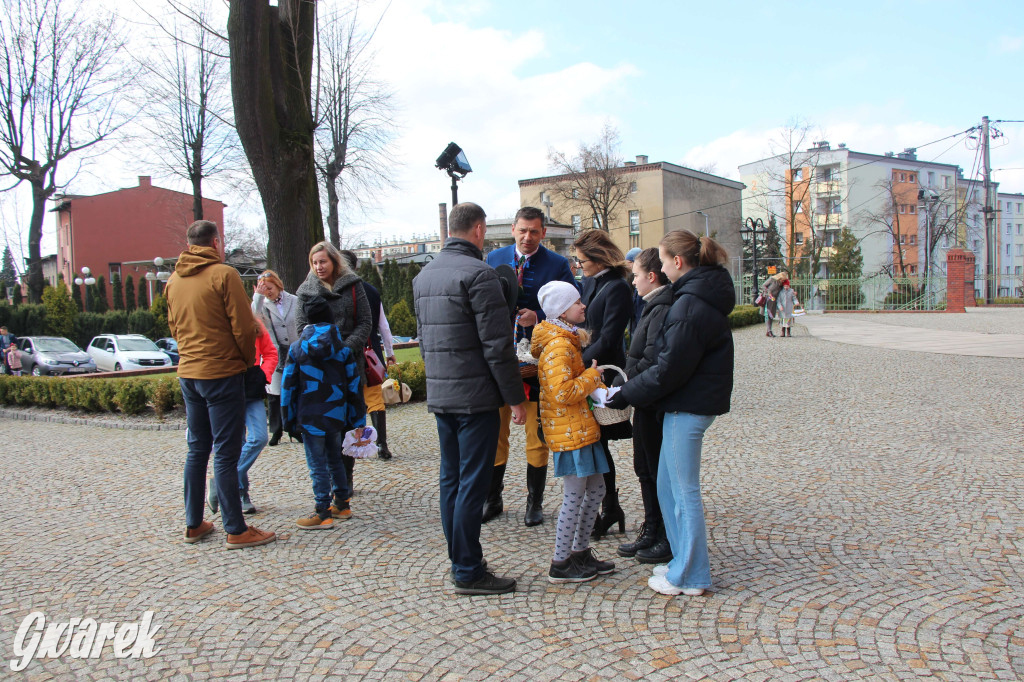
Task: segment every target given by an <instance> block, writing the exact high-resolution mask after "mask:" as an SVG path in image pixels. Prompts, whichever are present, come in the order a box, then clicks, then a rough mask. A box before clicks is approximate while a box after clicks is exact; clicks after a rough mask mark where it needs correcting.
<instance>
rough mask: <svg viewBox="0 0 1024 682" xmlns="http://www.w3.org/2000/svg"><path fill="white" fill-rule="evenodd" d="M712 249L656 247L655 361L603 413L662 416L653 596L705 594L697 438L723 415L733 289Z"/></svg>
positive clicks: (697, 243)
mask: <svg viewBox="0 0 1024 682" xmlns="http://www.w3.org/2000/svg"><path fill="white" fill-rule="evenodd" d="M727 259H728V256H727V254H726V252H725V249H723V248H722V247H721V246H719V244H718V242H716V241H715V240H714V239H711V238H710V237H698V236H696V235H695V234H693V233H692V232H689V231H687V230H677V231H675V232H670V233H669V234H667V235H665V237H664V238H663V239H662V240H661V263H662V270H663V271H664V273H665V275H666V276H667V277H668V278H669V280H671V281H672V296H673V299H674V300H673V303H672V307H671V308H669V311H668V315H666V317H665V322H664V324H663V326H662V333H661V336H660V340H659V342H658V345H657V350H658V356H657V357H658V359H657V362H656V363H655V364H653V365H651V366H650V367H648V368H647V369H646V370H644V371H643V372H640V374H638V375H637V376H636V377H634V378H632V379H630V380H629V381H627V382H626V383H625V385H624V386H623V387H622V390H621V391H619V392H618V393H617V394H615V395H614V396H612V398H611V399H610V400H609V401H608V406H609V407H612V408H620V409H621V408H623V407H625V406H626V405H627V404H630V405H636V406H638V407H646V408H657V409H660V410H662V411H663V412H664V413H665V417H664V426H663V428H662V438H663V440H662V446H661V459H660V462H659V464H658V502H659V503H660V505H661V512H662V517H663V520H664V523H665V531H666V533H667V535H668V541H669V544H670V545H671V548H672V560H671V561H670V562H669V563H668V565H667V566H658V567H656V568H655V569H654V575H652V576H651V578H650V579H649V580H648V581H647V584H648V585H649V586H650V588H651V589H653V590H654V591H655V592H659V593H661V594H668V595H677V594H684V595H688V596H697V595H701V594H703V593H704V590H705V589H707V588H709V587H711V562H710V560H709V557H708V540H707V529H706V528H705V525H704V506H703V502H702V500H701V492H700V460H701V448H702V445H703V442H704V432H705V431H707V429H708V427H709V426H711V423H712V422H713V421H714V420H715V417H716V416H717V415H720V414H725V413H726V412H728V411H729V402H730V398H731V396H732V384H733V357H734V349H733V341H732V329H731V328H730V324H729V317H728V316H729V313H730V312H731V311H732V309H733V305H734V304H735V301H736V290H735V289H734V287H733V283H732V278H731V277H730V276H729V272H728V271H727V270H726V269H725V267H724V264H725V262H726V261H727Z"/></svg>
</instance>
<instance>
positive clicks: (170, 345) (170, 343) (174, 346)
mask: <svg viewBox="0 0 1024 682" xmlns="http://www.w3.org/2000/svg"><path fill="white" fill-rule="evenodd" d="M164 345H165V346H166V347H167V350H170V351H176V350H178V342H177V341H175V340H174V339H167V340H166V341H164Z"/></svg>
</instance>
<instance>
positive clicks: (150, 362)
mask: <svg viewBox="0 0 1024 682" xmlns="http://www.w3.org/2000/svg"><path fill="white" fill-rule="evenodd" d="M85 351H86V352H87V353H88V354H89V357H91V358H92V359H93V362H95V363H96V368H97V369H98V370H99V371H101V372H110V371H113V372H120V371H121V370H123V369H143V368H146V369H151V368H153V367H165V366H167V365H170V364H171V359H170V358H168V357H167V355H166V354H165V353H164V352H163V351H162V350H160V349H159V348H157V347H156V344H155V343H153V342H152V341H150V340H149V339H147V338H146V337H145V336H142V335H141V334H103V335H101V336H97V337H95V338H94V339H93V340H92V341H91V342H89V347H88V348H86V349H85Z"/></svg>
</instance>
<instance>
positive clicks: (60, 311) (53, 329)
mask: <svg viewBox="0 0 1024 682" xmlns="http://www.w3.org/2000/svg"><path fill="white" fill-rule="evenodd" d="M43 307H45V308H46V333H47V334H52V335H53V336H66V337H69V338H70V337H71V335H72V334H74V333H75V318H76V317H77V316H78V309H77V308H76V307H75V302H74V301H72V300H71V294H69V293H68V290H67V288H66V287H64V286H56V287H46V290H45V291H44V292H43Z"/></svg>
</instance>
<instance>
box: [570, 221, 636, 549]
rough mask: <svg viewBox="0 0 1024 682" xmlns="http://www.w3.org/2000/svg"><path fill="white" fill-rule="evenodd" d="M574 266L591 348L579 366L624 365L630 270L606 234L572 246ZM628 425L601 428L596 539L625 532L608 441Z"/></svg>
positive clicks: (609, 377)
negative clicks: (602, 466)
mask: <svg viewBox="0 0 1024 682" xmlns="http://www.w3.org/2000/svg"><path fill="white" fill-rule="evenodd" d="M573 246H574V247H575V249H576V262H577V263H578V264H579V266H580V268H582V269H583V295H582V296H581V297H580V300H581V301H582V302H583V305H585V306H586V307H587V312H586V314H587V322H586V326H587V330H588V331H589V332H590V345H588V346H587V347H586V348H584V349H583V364H584V366H587V367H589V366H590V363H591V361H593V360H597V364H599V365H615V366H616V367H619V368H623V369H624V368H625V366H626V327H627V326H628V325H629V321H630V319H631V318H632V315H633V296H632V292H631V290H630V287H629V284H628V280H627V277H628V276H629V274H630V272H629V268H628V267H627V266H626V262H625V259H624V258H623V256H622V250H621V249H619V247H617V246H616V245H615V243H614V242H612V240H611V237H609V236H608V233H607V232H603V231H602V230H588V231H586V232H584V233H583V234H582V235H580V237H579V238H578V239H577V240H576V242H575V243H574V244H573ZM617 376H618V373H616V372H615V371H613V370H607V371H605V374H604V381H605V385H607V386H611V385H612V384H611V382H612V381H613V379H614V378H615V377H617ZM631 436H632V431H631V430H630V429H629V422H624V423H623V424H616V425H614V426H611V427H605V426H602V427H601V445H602V446H603V447H604V451H605V452H606V453H608V466H609V468H610V470H609V472H608V473H606V474H605V475H604V484H605V490H606V491H607V492H606V493H605V497H604V501H603V502H602V504H601V516H600V517H599V518H598V519H597V521H596V522H595V523H594V531H593V535H594V537H601V536H602V535H604V534H605V533H606V532H608V529H609V528H611V527H612V526H614V525H615V524H616V523H617V524H618V525H619V532H620V533H624V532H626V517H625V514H623V513H622V507H620V506H619V490H618V488H616V487H615V462H614V460H613V459H612V456H611V450H609V449H608V440H609V439H611V440H620V439H623V438H630V437H631Z"/></svg>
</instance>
